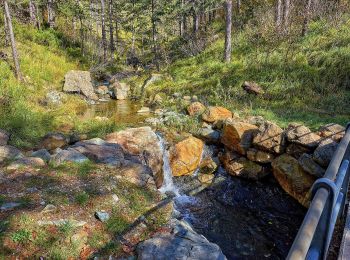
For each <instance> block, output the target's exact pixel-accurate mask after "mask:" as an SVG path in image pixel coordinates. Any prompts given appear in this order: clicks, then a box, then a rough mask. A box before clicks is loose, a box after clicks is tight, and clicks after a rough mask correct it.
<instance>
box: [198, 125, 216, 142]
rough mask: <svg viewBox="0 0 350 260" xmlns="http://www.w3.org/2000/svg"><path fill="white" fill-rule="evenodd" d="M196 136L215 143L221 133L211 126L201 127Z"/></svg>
mask: <svg viewBox="0 0 350 260" xmlns="http://www.w3.org/2000/svg"><path fill="white" fill-rule="evenodd" d="M198 137H199V138H200V139H202V140H203V141H205V142H206V143H210V144H215V143H219V142H220V138H221V133H220V131H217V130H213V129H212V128H211V127H203V128H201V129H200V130H199V134H198Z"/></svg>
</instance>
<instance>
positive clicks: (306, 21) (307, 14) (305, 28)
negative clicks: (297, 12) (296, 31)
mask: <svg viewBox="0 0 350 260" xmlns="http://www.w3.org/2000/svg"><path fill="white" fill-rule="evenodd" d="M311 8H312V0H307V4H306V6H305V11H304V22H303V28H302V30H301V36H305V35H306V33H307V31H308V29H309V20H310V16H311Z"/></svg>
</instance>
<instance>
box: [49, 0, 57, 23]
mask: <svg viewBox="0 0 350 260" xmlns="http://www.w3.org/2000/svg"><path fill="white" fill-rule="evenodd" d="M47 15H48V23H49V26H50V28H54V27H55V25H56V24H55V23H56V14H55V10H54V0H47Z"/></svg>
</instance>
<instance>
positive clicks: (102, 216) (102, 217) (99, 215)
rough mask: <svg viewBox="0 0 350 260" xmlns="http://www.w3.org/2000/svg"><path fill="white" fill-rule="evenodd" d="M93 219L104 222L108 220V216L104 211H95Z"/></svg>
mask: <svg viewBox="0 0 350 260" xmlns="http://www.w3.org/2000/svg"><path fill="white" fill-rule="evenodd" d="M95 217H96V218H97V219H98V220H100V221H102V222H106V221H107V220H109V218H110V217H109V214H108V213H107V212H105V211H96V212H95Z"/></svg>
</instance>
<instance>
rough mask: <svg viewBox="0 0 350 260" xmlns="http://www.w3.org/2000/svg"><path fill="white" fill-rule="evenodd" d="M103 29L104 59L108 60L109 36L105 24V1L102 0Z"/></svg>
mask: <svg viewBox="0 0 350 260" xmlns="http://www.w3.org/2000/svg"><path fill="white" fill-rule="evenodd" d="M101 29H102V47H103V61H106V60H107V37H106V24H105V1H104V0H101Z"/></svg>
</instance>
